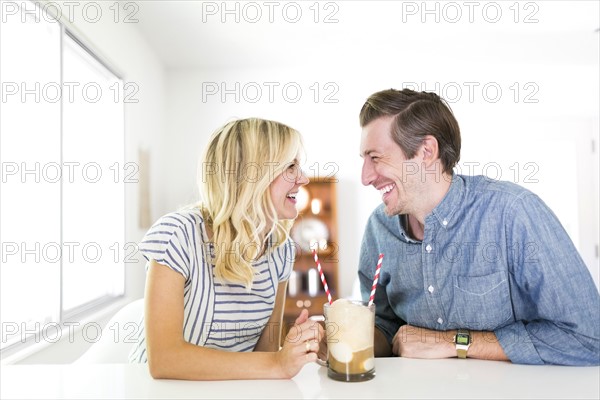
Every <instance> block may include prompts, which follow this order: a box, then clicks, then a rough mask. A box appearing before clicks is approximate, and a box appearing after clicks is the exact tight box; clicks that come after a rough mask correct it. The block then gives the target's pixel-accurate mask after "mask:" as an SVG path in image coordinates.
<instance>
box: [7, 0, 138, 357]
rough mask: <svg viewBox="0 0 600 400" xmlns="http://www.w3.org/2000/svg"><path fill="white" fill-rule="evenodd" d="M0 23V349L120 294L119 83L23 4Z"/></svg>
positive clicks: (121, 178) (122, 177) (123, 169)
mask: <svg viewBox="0 0 600 400" xmlns="http://www.w3.org/2000/svg"><path fill="white" fill-rule="evenodd" d="M10 5H11V7H16V10H17V11H18V12H15V10H11V13H5V14H3V16H2V21H1V26H0V30H1V31H0V41H1V42H0V49H1V50H0V52H1V54H0V81H1V97H2V98H1V102H0V165H1V173H2V174H1V189H0V221H1V223H0V244H1V257H0V258H1V259H0V262H1V264H0V320H1V324H2V341H1V343H0V348H2V349H3V350H4V349H6V348H8V347H11V346H17V345H20V344H22V343H24V342H26V341H33V340H35V341H39V340H40V337H43V336H44V334H46V333H47V332H48V330H49V328H53V329H54V330H56V329H57V326H58V324H60V323H64V322H66V321H69V322H70V323H71V324H72V323H73V322H76V319H75V318H76V316H77V315H78V314H81V313H83V312H85V311H86V310H88V309H90V308H91V307H94V306H97V305H99V304H101V303H103V302H106V301H110V300H112V299H114V298H115V297H118V296H121V295H123V293H124V253H125V250H126V249H124V243H125V240H124V225H125V215H124V183H125V182H126V178H127V173H128V172H132V171H128V169H127V168H126V165H125V164H124V140H125V138H124V134H125V132H124V107H123V99H122V98H120V96H121V95H122V92H121V91H120V90H119V88H122V81H121V80H120V79H119V78H118V77H117V76H116V75H115V74H114V73H113V72H112V71H111V70H110V69H109V68H108V67H107V66H106V65H105V64H104V63H102V62H101V61H100V60H99V59H98V58H97V57H95V56H94V55H93V54H92V53H91V52H90V51H89V50H88V49H87V48H85V46H83V45H82V44H81V43H80V42H79V41H78V40H77V39H76V38H75V37H74V35H72V34H71V33H70V32H69V31H68V30H67V29H66V28H65V27H64V26H62V25H61V24H59V23H58V22H56V21H53V20H51V19H49V18H48V15H47V14H42V13H40V10H39V7H38V6H37V5H35V4H33V3H31V2H25V1H23V2H11V4H10Z"/></svg>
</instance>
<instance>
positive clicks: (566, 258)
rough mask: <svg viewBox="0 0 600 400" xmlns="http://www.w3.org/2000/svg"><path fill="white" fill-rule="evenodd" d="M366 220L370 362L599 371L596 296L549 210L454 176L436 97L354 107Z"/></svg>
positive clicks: (490, 184) (391, 95) (456, 142)
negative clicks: (370, 190) (369, 200)
mask: <svg viewBox="0 0 600 400" xmlns="http://www.w3.org/2000/svg"><path fill="white" fill-rule="evenodd" d="M360 125H361V127H362V138H361V145H360V146H361V147H360V153H361V157H362V158H363V168H362V183H363V184H364V185H365V186H373V187H374V188H375V189H377V190H379V191H380V192H381V196H382V201H383V204H382V205H380V206H379V207H377V208H376V209H375V211H374V212H373V214H372V215H371V216H370V218H369V221H368V223H367V226H366V229H365V233H364V237H363V243H362V248H361V256H360V265H359V278H360V281H361V292H362V296H363V298H365V299H368V298H369V294H370V291H371V285H372V282H373V276H374V273H375V267H376V263H377V257H378V254H379V253H384V255H385V258H384V260H383V267H382V269H381V273H380V277H379V283H378V288H377V291H376V295H375V304H376V308H377V309H376V318H375V319H376V322H375V324H376V329H375V353H376V355H377V356H390V355H392V354H393V355H398V356H402V357H412V358H449V357H459V358H465V357H469V358H479V359H489V360H510V361H512V362H513V363H521V364H562V365H598V364H600V296H599V294H598V290H597V289H596V286H595V284H594V282H593V280H592V278H591V275H590V273H589V271H588V269H587V268H586V266H585V264H584V262H583V260H582V259H581V257H580V255H579V254H578V252H577V250H576V249H575V247H574V245H573V243H572V241H571V240H570V238H569V236H568V235H567V233H566V232H565V230H564V229H563V227H562V226H561V224H560V223H559V221H558V219H557V218H556V216H555V215H554V214H553V213H552V211H551V210H550V209H549V208H548V207H547V206H546V205H545V204H544V203H543V202H542V200H541V199H540V198H538V197H537V196H536V195H535V194H533V193H531V192H530V191H528V190H526V189H524V188H522V187H520V186H518V185H516V184H513V183H510V182H501V181H494V180H490V179H488V178H486V177H483V176H461V175H456V174H453V167H454V166H455V165H456V163H457V162H458V160H459V157H460V146H461V139H460V130H459V127H458V123H457V121H456V119H455V118H454V115H453V114H452V112H451V111H450V109H449V107H448V106H447V105H446V103H445V102H444V101H443V100H442V99H440V97H438V96H437V95H436V94H434V93H425V92H414V91H412V90H408V89H404V90H402V91H397V90H393V89H390V90H385V91H381V92H378V93H375V94H373V95H372V96H371V97H369V99H367V101H366V103H365V104H364V105H363V107H362V110H361V112H360Z"/></svg>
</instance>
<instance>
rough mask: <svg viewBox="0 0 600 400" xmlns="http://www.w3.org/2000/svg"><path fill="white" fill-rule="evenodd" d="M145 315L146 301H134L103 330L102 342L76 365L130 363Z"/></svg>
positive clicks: (99, 341)
mask: <svg viewBox="0 0 600 400" xmlns="http://www.w3.org/2000/svg"><path fill="white" fill-rule="evenodd" d="M143 313H144V299H143V298H142V299H138V300H134V301H132V302H131V303H129V304H127V305H126V306H124V307H123V308H121V309H120V310H119V311H117V313H116V314H115V315H113V317H112V318H111V319H110V321H108V323H107V324H106V326H105V327H104V329H103V330H102V336H101V338H100V340H98V341H97V342H96V343H94V344H92V346H91V347H90V348H89V349H88V350H87V351H86V352H85V353H83V355H82V356H81V357H79V358H78V359H77V360H75V363H82V364H122V363H128V362H129V359H128V356H129V352H130V350H131V348H132V347H133V346H134V344H135V339H136V338H137V335H138V333H139V329H140V328H141V327H140V326H139V324H140V321H141V318H142V315H143Z"/></svg>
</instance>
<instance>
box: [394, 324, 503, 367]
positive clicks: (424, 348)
mask: <svg viewBox="0 0 600 400" xmlns="http://www.w3.org/2000/svg"><path fill="white" fill-rule="evenodd" d="M455 335H456V330H450V331H434V330H430V329H425V328H419V327H416V326H412V325H402V326H401V327H400V329H398V333H396V335H395V336H394V339H393V341H392V344H393V348H392V352H393V354H395V355H397V356H401V357H407V358H452V357H456V356H457V354H456V345H455V344H454V336H455ZM384 339H385V338H384ZM467 357H469V358H478V359H481V360H496V361H509V359H508V357H507V356H506V354H505V353H504V350H502V347H501V346H500V343H498V339H497V338H496V335H495V334H494V332H482V331H478V332H476V331H471V346H470V347H469V351H468V353H467Z"/></svg>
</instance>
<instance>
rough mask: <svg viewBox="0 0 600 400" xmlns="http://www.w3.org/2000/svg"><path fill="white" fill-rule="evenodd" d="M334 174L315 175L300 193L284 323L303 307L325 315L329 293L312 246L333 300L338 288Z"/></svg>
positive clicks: (293, 236) (292, 232)
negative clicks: (315, 257)
mask: <svg viewBox="0 0 600 400" xmlns="http://www.w3.org/2000/svg"><path fill="white" fill-rule="evenodd" d="M336 182H337V180H336V179H335V178H333V177H332V178H320V179H319V178H313V179H311V181H310V183H309V184H308V185H306V186H304V189H305V193H303V194H302V193H300V194H299V196H298V203H297V206H298V208H299V214H298V218H297V219H296V221H295V223H294V226H293V227H292V230H291V237H292V240H294V242H295V246H296V259H295V260H296V261H295V264H294V271H293V272H292V276H291V277H290V281H289V284H288V293H287V296H286V304H285V310H284V326H286V327H289V326H291V325H292V324H293V323H294V320H295V319H296V318H297V317H298V315H299V314H300V312H301V311H302V309H303V308H306V309H308V311H309V313H310V315H322V314H323V304H325V303H326V302H327V295H326V293H325V290H324V288H323V284H322V282H321V278H320V275H319V273H318V271H317V265H316V263H315V260H314V258H313V254H312V250H311V249H312V247H311V246H316V248H317V249H318V250H317V251H318V252H317V255H318V257H319V261H320V263H321V268H322V269H323V274H324V275H325V279H326V281H327V284H328V286H329V291H330V293H331V297H332V300H335V299H337V292H338V257H339V243H338V226H337V212H336V204H337V203H336V190H335V185H336Z"/></svg>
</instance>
